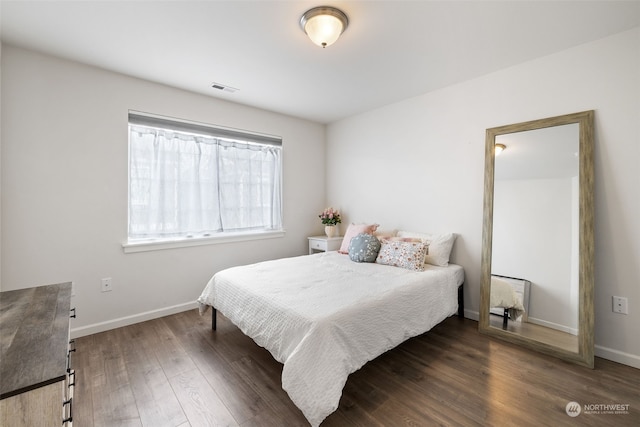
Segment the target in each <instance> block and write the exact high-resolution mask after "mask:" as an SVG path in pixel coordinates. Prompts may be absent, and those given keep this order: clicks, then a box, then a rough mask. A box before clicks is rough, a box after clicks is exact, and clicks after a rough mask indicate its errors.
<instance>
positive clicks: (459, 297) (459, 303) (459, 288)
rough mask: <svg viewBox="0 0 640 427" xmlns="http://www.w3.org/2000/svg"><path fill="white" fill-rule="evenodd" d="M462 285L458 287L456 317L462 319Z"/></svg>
mask: <svg viewBox="0 0 640 427" xmlns="http://www.w3.org/2000/svg"><path fill="white" fill-rule="evenodd" d="M463 287H464V283H463V284H461V285H460V286H458V317H460V318H462V319H464V292H463V291H462V289H463Z"/></svg>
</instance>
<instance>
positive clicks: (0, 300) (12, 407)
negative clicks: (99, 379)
mask: <svg viewBox="0 0 640 427" xmlns="http://www.w3.org/2000/svg"><path fill="white" fill-rule="evenodd" d="M72 311H73V312H75V310H71V283H60V284H57V285H47V286H38V287H35V288H27V289H19V290H14V291H7V292H0V350H1V353H0V378H1V381H0V425H3V426H12V427H14V426H29V427H36V426H59V425H63V426H71V424H72V404H73V402H72V396H73V388H74V387H73V380H74V377H75V375H74V372H73V370H72V369H71V351H73V350H71V349H70V342H69V319H70V317H75V313H72Z"/></svg>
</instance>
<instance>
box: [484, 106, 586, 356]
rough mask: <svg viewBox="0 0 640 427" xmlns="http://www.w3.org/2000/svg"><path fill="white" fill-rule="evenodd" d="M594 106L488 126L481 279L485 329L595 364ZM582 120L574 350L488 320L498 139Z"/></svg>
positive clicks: (494, 334) (530, 346) (544, 350)
mask: <svg viewBox="0 0 640 427" xmlns="http://www.w3.org/2000/svg"><path fill="white" fill-rule="evenodd" d="M593 117H594V112H593V111H584V112H580V113H574V114H567V115H564V116H557V117H550V118H546V119H540V120H533V121H529V122H523V123H516V124H512V125H506V126H500V127H495V128H491V129H487V132H486V143H485V176H484V220H483V229H482V261H481V282H480V316H479V324H478V329H479V331H480V332H481V333H483V334H487V335H491V336H495V337H498V338H501V339H504V340H506V341H509V342H512V343H515V344H519V345H522V346H525V347H527V348H530V349H532V350H536V351H539V352H542V353H546V354H549V355H551V356H555V357H558V358H561V359H564V360H567V361H570V362H574V363H577V364H579V365H583V366H587V367H589V368H593V363H594V331H593V327H594V303H593V293H594V272H593V256H594V226H593V224H594V215H593V209H594V202H593V200H594V197H593V182H594V171H593V129H594V125H593ZM575 123H577V124H578V125H579V161H580V165H579V178H578V179H579V208H578V209H579V226H578V227H579V260H578V264H579V266H578V269H579V273H578V279H579V287H578V292H579V307H578V325H579V327H578V337H577V339H578V350H577V352H572V351H570V350H568V349H565V348H560V347H557V346H554V345H551V344H548V343H545V342H541V341H538V340H535V339H532V338H529V337H525V336H522V335H518V334H516V333H513V332H510V331H508V330H503V329H500V328H496V327H492V326H491V325H490V322H489V316H490V313H489V310H490V293H491V256H492V245H493V201H494V172H495V154H494V151H495V141H496V137H497V136H499V135H505V134H511V133H517V132H524V131H529V130H536V129H543V128H548V127H552V126H562V125H568V124H575Z"/></svg>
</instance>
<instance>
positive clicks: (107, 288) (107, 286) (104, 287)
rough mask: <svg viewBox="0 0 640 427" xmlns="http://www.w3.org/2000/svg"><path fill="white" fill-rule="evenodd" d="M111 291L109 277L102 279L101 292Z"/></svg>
mask: <svg viewBox="0 0 640 427" xmlns="http://www.w3.org/2000/svg"><path fill="white" fill-rule="evenodd" d="M112 290H113V287H112V285H111V277H105V278H104V279H102V292H111V291H112Z"/></svg>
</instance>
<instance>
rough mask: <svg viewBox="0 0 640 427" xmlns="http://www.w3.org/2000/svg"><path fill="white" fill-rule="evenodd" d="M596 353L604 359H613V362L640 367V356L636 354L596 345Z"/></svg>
mask: <svg viewBox="0 0 640 427" xmlns="http://www.w3.org/2000/svg"><path fill="white" fill-rule="evenodd" d="M595 355H596V356H598V357H602V358H603V359H607V360H611V361H612V362H617V363H622V364H623V365H627V366H631V367H633V368H638V369H640V356H638V355H635V354H630V353H625V352H623V351H619V350H614V349H612V348H607V347H603V346H601V345H596V346H595Z"/></svg>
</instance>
